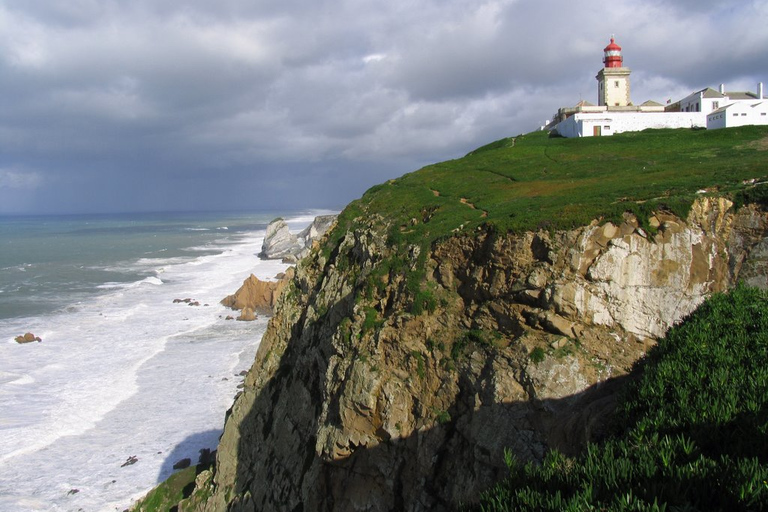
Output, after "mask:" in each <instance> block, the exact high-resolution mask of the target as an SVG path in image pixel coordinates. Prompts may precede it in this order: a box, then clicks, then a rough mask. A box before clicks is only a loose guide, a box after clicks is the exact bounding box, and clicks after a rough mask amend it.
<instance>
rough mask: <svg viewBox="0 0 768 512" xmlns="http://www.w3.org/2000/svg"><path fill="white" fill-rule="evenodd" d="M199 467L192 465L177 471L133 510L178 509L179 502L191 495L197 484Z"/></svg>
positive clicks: (161, 511) (156, 511)
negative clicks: (196, 478)
mask: <svg viewBox="0 0 768 512" xmlns="http://www.w3.org/2000/svg"><path fill="white" fill-rule="evenodd" d="M195 476H197V468H196V467H195V466H190V467H188V468H186V469H182V470H181V471H177V472H176V473H173V474H172V475H171V476H169V477H168V479H167V480H165V481H164V482H162V483H161V484H160V485H158V486H157V487H155V488H154V489H152V490H151V491H150V492H149V493H148V494H147V495H146V496H145V497H144V498H142V499H141V501H139V502H138V503H137V504H136V505H134V508H133V510H136V511H137V512H139V511H141V512H166V511H171V510H176V509H177V505H178V503H179V502H180V501H181V500H183V499H184V498H187V497H189V495H190V493H191V492H192V488H193V487H194V484H195Z"/></svg>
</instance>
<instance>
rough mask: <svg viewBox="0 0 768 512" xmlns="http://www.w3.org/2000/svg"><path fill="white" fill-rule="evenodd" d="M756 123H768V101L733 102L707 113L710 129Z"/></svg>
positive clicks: (708, 127)
mask: <svg viewBox="0 0 768 512" xmlns="http://www.w3.org/2000/svg"><path fill="white" fill-rule="evenodd" d="M755 124H761V125H768V101H765V100H764V101H754V100H753V101H751V102H746V101H740V102H736V103H731V104H730V105H726V106H724V107H720V108H718V109H717V110H715V111H714V112H711V113H710V114H708V115H707V129H708V130H714V129H716V128H730V127H732V126H746V125H755Z"/></svg>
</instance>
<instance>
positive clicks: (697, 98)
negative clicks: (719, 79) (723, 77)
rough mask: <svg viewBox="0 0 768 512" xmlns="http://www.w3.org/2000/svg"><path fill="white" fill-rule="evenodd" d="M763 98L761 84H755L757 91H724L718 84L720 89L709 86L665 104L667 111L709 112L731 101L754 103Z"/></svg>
mask: <svg viewBox="0 0 768 512" xmlns="http://www.w3.org/2000/svg"><path fill="white" fill-rule="evenodd" d="M762 98H763V84H762V83H759V84H757V92H725V86H724V85H723V84H720V90H719V91H716V90H714V89H712V88H711V87H707V88H706V89H702V90H700V91H696V92H694V93H691V94H689V95H688V96H686V97H685V98H683V99H681V100H680V101H676V102H675V103H672V104H671V105H667V108H666V111H667V112H704V113H705V114H709V113H710V112H714V111H715V110H717V109H719V108H720V107H724V106H726V105H730V104H732V103H754V101H755V100H761V99H762Z"/></svg>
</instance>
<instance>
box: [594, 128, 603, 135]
mask: <svg viewBox="0 0 768 512" xmlns="http://www.w3.org/2000/svg"><path fill="white" fill-rule="evenodd" d="M601 128H602V126H593V127H592V135H594V136H595V137H599V136H601V135H602V134H603V132H602V130H601Z"/></svg>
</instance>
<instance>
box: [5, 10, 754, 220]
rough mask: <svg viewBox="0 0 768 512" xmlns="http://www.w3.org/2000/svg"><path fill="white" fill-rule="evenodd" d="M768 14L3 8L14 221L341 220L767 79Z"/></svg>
mask: <svg viewBox="0 0 768 512" xmlns="http://www.w3.org/2000/svg"><path fill="white" fill-rule="evenodd" d="M766 22H768V2H766V1H765V0H760V1H753V2H746V3H740V4H733V5H731V4H728V3H723V2H709V1H707V2H693V1H674V2H673V1H662V0H657V1H655V2H640V1H639V0H616V1H614V2H611V3H610V4H606V3H605V2H597V1H591V0H581V1H576V2H563V1H560V0H539V1H532V0H488V1H481V2H478V1H476V0H471V1H470V0H441V1H440V2H438V1H436V0H425V1H421V2H411V1H405V0H393V1H391V2H373V1H366V0H360V1H356V2H348V1H341V0H321V1H309V0H288V1H282V2H253V1H246V0H220V1H217V2H210V1H208V0H151V1H150V0H131V1H128V0H5V1H0V95H2V98H3V108H2V109H0V213H1V212H10V213H13V212H23V211H101V210H118V209H119V210H131V209H191V208H201V209H217V208H280V207H312V206H317V207H340V206H343V205H344V204H345V203H346V202H348V201H349V200H351V199H353V198H355V197H357V196H359V195H360V193H362V191H363V190H365V188H367V187H368V186H370V185H373V184H375V183H378V182H381V181H383V180H385V179H388V178H391V177H395V176H398V175H400V174H402V173H404V172H408V171H411V170H414V169H416V168H418V167H420V166H422V165H425V164H427V163H430V162H434V161H438V160H443V159H447V158H455V157H457V156H461V155H463V154H464V153H466V152H467V151H469V150H471V149H473V148H475V147H477V146H479V145H482V144H485V143H487V142H490V141H491V140H495V139H498V138H501V137H504V136H509V135H516V134H518V133H523V132H527V131H530V130H533V129H536V128H537V127H538V126H540V125H541V124H543V123H544V122H545V120H546V119H547V118H549V117H550V116H551V115H552V114H553V113H554V112H555V111H556V109H557V107H559V106H562V105H573V104H575V103H576V102H577V101H579V100H580V99H587V100H589V101H593V102H594V101H595V99H596V98H595V96H596V92H595V83H596V82H595V79H594V77H595V74H596V72H597V71H598V70H599V69H600V67H601V57H602V53H601V52H602V48H603V46H605V45H606V44H607V43H608V39H609V37H610V35H611V34H616V37H617V40H618V42H619V43H620V44H621V45H622V46H623V47H624V54H625V63H626V65H627V66H629V67H631V68H632V69H633V83H632V94H633V99H634V100H635V101H636V102H642V101H644V100H646V99H655V100H657V101H664V100H666V99H668V98H673V99H677V98H678V97H680V96H682V95H685V94H688V93H690V92H692V91H693V90H696V89H699V88H702V87H706V86H713V87H717V85H718V84H719V83H726V84H727V85H728V88H729V89H730V90H738V89H749V90H753V89H754V88H755V83H756V82H757V81H758V80H760V81H766V77H765V76H764V73H765V70H766V69H768V52H766V51H765V48H766V47H768V44H767V43H768V33H766V31H765V30H764V28H763V27H764V26H765V25H766Z"/></svg>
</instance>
